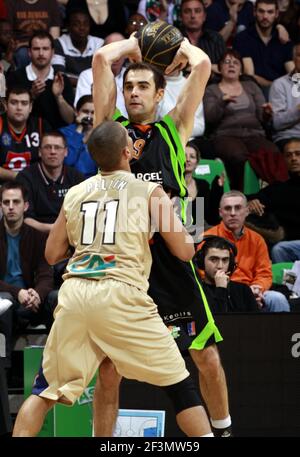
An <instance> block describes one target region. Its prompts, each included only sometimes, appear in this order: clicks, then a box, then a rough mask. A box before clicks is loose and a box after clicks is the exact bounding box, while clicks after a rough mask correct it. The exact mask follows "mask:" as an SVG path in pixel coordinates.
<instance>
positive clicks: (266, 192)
mask: <svg viewBox="0 0 300 457" xmlns="http://www.w3.org/2000/svg"><path fill="white" fill-rule="evenodd" d="M283 156H284V159H285V161H286V164H287V169H288V172H289V176H290V177H289V179H288V180H287V181H285V182H276V183H273V184H270V185H269V186H266V187H264V188H263V189H260V191H259V192H258V193H257V194H252V195H247V198H248V200H250V201H249V210H250V212H251V213H255V214H257V215H258V216H261V217H262V216H263V215H264V213H265V212H268V213H271V214H273V215H274V216H275V217H276V219H277V221H278V223H279V224H280V226H281V227H282V228H283V231H284V240H285V241H291V242H293V241H294V240H299V234H300V200H299V198H298V197H297V196H298V195H300V138H295V139H293V138H292V139H290V140H289V141H288V142H287V143H286V144H285V145H284V148H283ZM295 242H297V241H295ZM290 247H292V245H290ZM273 250H274V253H273ZM293 250H294V249H293ZM276 251H277V245H276V244H275V246H274V248H273V249H272V259H273V261H275V259H276V262H278V258H279V257H277V255H276V254H275V252H276ZM297 255H298V250H297V249H296V250H295V256H297ZM295 260H296V259H295ZM297 260H298V259H297Z"/></svg>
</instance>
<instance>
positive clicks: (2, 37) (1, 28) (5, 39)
mask: <svg viewBox="0 0 300 457" xmlns="http://www.w3.org/2000/svg"><path fill="white" fill-rule="evenodd" d="M15 50H16V40H15V39H14V31H13V28H12V25H11V23H10V22H9V21H8V19H0V58H1V61H0V63H1V65H2V67H3V70H4V73H7V72H8V70H10V71H11V70H14V69H15V63H14V52H15Z"/></svg>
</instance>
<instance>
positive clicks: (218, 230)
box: [205, 190, 290, 312]
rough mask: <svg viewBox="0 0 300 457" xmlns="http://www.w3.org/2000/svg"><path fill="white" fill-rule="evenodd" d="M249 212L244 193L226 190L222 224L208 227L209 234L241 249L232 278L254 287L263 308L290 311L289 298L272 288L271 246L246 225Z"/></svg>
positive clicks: (223, 197)
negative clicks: (269, 248) (269, 252)
mask: <svg viewBox="0 0 300 457" xmlns="http://www.w3.org/2000/svg"><path fill="white" fill-rule="evenodd" d="M248 213H249V210H248V205H247V199H246V197H245V195H244V194H242V193H241V192H238V191H236V190H233V191H230V192H225V193H224V194H223V196H222V198H221V201H220V216H221V219H222V220H221V223H220V224H218V225H216V226H215V227H212V228H210V229H209V230H207V231H206V232H205V235H217V236H221V237H223V238H226V239H228V240H229V241H231V242H232V243H234V245H235V246H236V248H237V256H236V259H237V268H236V269H235V271H234V272H233V274H232V276H231V280H232V281H237V282H241V283H243V284H247V285H248V286H250V288H251V290H252V292H253V294H254V296H255V298H256V302H257V305H258V307H259V308H260V309H261V310H262V311H266V312H289V311H290V306H289V302H288V301H287V299H286V297H285V296H284V295H283V294H282V293H280V292H277V291H274V290H270V287H271V285H272V270H271V261H270V258H269V254H268V248H267V245H266V243H265V241H264V239H263V238H262V236H260V235H259V234H258V233H256V232H254V231H253V230H250V229H249V228H248V227H245V219H246V217H247V215H248Z"/></svg>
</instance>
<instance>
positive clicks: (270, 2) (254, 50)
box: [233, 0, 294, 96]
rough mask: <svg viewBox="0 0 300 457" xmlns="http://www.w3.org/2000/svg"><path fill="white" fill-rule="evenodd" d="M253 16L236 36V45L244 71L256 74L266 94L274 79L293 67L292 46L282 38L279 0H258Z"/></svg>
mask: <svg viewBox="0 0 300 457" xmlns="http://www.w3.org/2000/svg"><path fill="white" fill-rule="evenodd" d="M254 16H255V23H254V24H253V25H252V26H251V27H249V28H247V30H245V31H244V32H241V33H240V34H239V35H238V37H236V39H235V40H234V42H233V47H234V49H236V50H237V51H238V52H239V53H240V55H241V56H242V58H243V64H244V71H245V74H246V75H250V76H253V77H254V78H255V80H256V81H257V83H258V84H259V85H260V86H261V87H262V88H263V89H264V93H265V95H266V96H267V95H268V90H269V88H270V85H271V83H272V81H274V79H276V78H279V77H280V76H283V75H284V74H286V73H287V72H290V71H292V70H293V68H294V64H293V61H292V47H293V46H292V43H291V42H290V41H289V42H287V43H285V44H284V43H281V41H280V39H279V35H278V30H277V29H276V25H275V24H276V21H277V18H278V4H277V0H257V1H256V3H255V7H254Z"/></svg>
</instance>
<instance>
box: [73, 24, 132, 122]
mask: <svg viewBox="0 0 300 457" xmlns="http://www.w3.org/2000/svg"><path fill="white" fill-rule="evenodd" d="M121 40H125V38H124V36H123V35H121V34H120V33H111V34H110V35H108V36H107V37H106V38H105V40H104V45H107V44H109V43H114V42H115V41H121ZM104 45H103V46H104ZM111 68H112V72H113V74H114V76H115V82H116V86H117V101H116V106H117V108H118V110H119V111H120V112H121V113H122V115H123V116H126V117H127V116H128V115H127V110H126V108H125V102H124V97H123V74H124V72H125V59H124V58H121V59H119V60H117V61H116V62H114V63H113V64H112V67H111ZM92 85H93V72H92V69H91V68H89V69H88V70H85V71H83V72H82V73H81V75H80V76H79V79H78V83H77V87H76V93H75V100H74V104H75V106H76V105H77V103H78V100H79V99H80V98H81V97H82V96H83V95H91V94H92Z"/></svg>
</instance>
